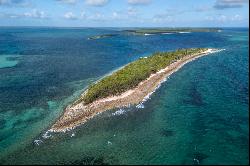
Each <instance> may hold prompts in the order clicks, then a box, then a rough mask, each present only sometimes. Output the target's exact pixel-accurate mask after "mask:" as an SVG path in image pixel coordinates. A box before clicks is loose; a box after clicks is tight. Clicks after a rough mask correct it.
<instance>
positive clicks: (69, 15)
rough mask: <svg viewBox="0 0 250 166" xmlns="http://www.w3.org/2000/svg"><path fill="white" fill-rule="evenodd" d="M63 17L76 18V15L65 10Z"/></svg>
mask: <svg viewBox="0 0 250 166" xmlns="http://www.w3.org/2000/svg"><path fill="white" fill-rule="evenodd" d="M63 17H64V18H65V19H69V20H76V19H77V17H76V16H75V15H74V14H73V13H72V12H67V13H65V14H64V15H63Z"/></svg>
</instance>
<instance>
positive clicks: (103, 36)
mask: <svg viewBox="0 0 250 166" xmlns="http://www.w3.org/2000/svg"><path fill="white" fill-rule="evenodd" d="M116 35H117V34H103V35H96V36H92V37H89V38H88V40H95V39H102V38H107V37H112V36H116Z"/></svg>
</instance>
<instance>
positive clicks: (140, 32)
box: [125, 28, 220, 35]
mask: <svg viewBox="0 0 250 166" xmlns="http://www.w3.org/2000/svg"><path fill="white" fill-rule="evenodd" d="M219 31H220V29H218V28H154V29H150V28H140V29H131V30H125V32H129V33H133V34H136V35H144V34H146V33H147V34H160V33H179V32H219Z"/></svg>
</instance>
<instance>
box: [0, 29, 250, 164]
mask: <svg viewBox="0 0 250 166" xmlns="http://www.w3.org/2000/svg"><path fill="white" fill-rule="evenodd" d="M103 33H107V34H109V33H116V34H118V35H117V36H113V37H110V38H103V39H99V40H87V38H88V37H90V36H92V35H100V34H103ZM0 36H1V37H0V59H4V63H7V62H5V61H6V55H15V56H17V58H14V59H8V58H7V61H8V60H11V61H9V62H12V63H16V64H9V65H7V67H1V68H0V128H1V130H0V163H1V164H26V163H29V164H248V163H249V150H248V148H249V136H248V135H249V125H248V124H249V112H248V108H249V93H248V91H249V82H248V79H249V76H248V75H249V65H248V63H249V56H248V54H249V46H248V44H249V29H243V28H234V29H233V28H231V29H230V28H228V29H224V30H223V31H222V32H220V33H188V34H169V35H151V36H133V35H127V34H123V33H121V32H120V31H119V29H115V28H113V29H108V28H106V29H102V28H0ZM189 47H215V48H220V49H226V50H225V51H222V52H218V53H214V54H211V55H209V56H206V57H202V58H200V59H198V60H196V61H192V62H190V63H188V64H186V65H185V66H184V67H183V68H182V69H180V70H179V71H178V72H176V73H174V74H173V75H171V76H170V78H168V80H167V81H166V82H164V83H163V84H162V86H161V87H160V88H159V89H157V90H156V92H155V93H154V94H153V95H152V96H150V99H149V100H147V101H146V102H145V103H143V106H144V108H136V106H131V107H130V108H122V109H121V110H119V109H118V110H110V111H107V112H105V113H103V114H99V115H98V116H96V117H95V118H94V119H92V120H90V121H89V122H88V123H86V124H84V125H82V126H80V127H78V128H76V129H75V130H73V131H70V132H68V133H61V134H52V136H50V134H47V135H46V134H45V132H46V131H47V129H48V128H49V126H50V125H51V124H53V122H54V121H55V120H56V119H57V118H58V117H59V116H60V115H61V114H62V112H63V108H64V107H65V106H66V105H67V104H68V103H70V102H72V101H73V100H74V99H76V98H77V97H78V96H79V95H80V94H81V92H82V91H83V90H84V88H86V87H87V86H88V85H89V84H90V83H92V82H94V81H96V80H98V79H99V78H101V77H103V76H104V75H106V74H108V73H110V72H112V71H114V70H116V69H117V68H119V67H121V66H123V65H125V64H127V63H129V62H131V61H133V60H136V59H138V58H139V57H141V56H148V55H149V54H151V53H153V52H156V51H170V50H175V49H178V48H189ZM2 62H3V60H1V63H2ZM9 62H8V63H9ZM46 136H50V137H49V138H46Z"/></svg>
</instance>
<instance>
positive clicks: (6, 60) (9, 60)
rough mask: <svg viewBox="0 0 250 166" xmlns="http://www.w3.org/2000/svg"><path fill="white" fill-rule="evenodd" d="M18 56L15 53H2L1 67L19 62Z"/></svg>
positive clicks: (11, 65)
mask: <svg viewBox="0 0 250 166" xmlns="http://www.w3.org/2000/svg"><path fill="white" fill-rule="evenodd" d="M16 58H17V57H16V56H13V55H1V56H0V68H6V67H13V66H16V65H17V64H18V61H17V60H16Z"/></svg>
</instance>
